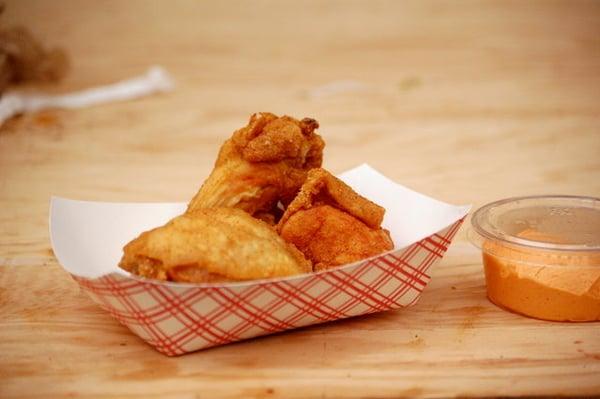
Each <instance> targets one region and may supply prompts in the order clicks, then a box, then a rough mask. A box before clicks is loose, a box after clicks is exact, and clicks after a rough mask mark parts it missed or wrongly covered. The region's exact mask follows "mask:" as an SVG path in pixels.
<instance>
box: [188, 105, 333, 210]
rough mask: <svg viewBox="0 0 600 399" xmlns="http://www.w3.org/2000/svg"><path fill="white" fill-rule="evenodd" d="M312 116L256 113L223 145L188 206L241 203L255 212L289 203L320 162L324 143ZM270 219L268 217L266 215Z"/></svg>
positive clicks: (236, 206) (230, 205)
mask: <svg viewBox="0 0 600 399" xmlns="http://www.w3.org/2000/svg"><path fill="white" fill-rule="evenodd" d="M318 127H319V124H318V123H317V121H315V120H314V119H309V118H305V119H302V120H300V121H299V120H297V119H294V118H291V117H289V116H283V117H277V116H276V115H274V114H271V113H266V112H263V113H257V114H254V115H252V117H251V118H250V122H249V123H248V125H247V126H245V127H243V128H241V129H239V130H237V131H236V132H234V133H233V136H232V137H231V138H230V139H229V140H227V141H226V142H225V143H224V144H223V146H222V147H221V149H220V151H219V156H218V158H217V161H216V162H215V167H214V169H213V171H212V173H211V174H210V176H209V177H208V179H207V180H206V181H205V182H204V184H203V185H202V187H201V188H200V190H199V191H198V193H197V194H196V195H195V196H194V198H193V199H192V200H191V201H190V203H189V205H188V212H191V211H194V210H197V209H201V208H208V207H231V208H239V209H243V210H245V211H246V212H248V213H249V214H251V215H256V214H263V216H264V214H265V213H272V212H273V211H274V210H275V209H276V207H277V204H278V203H279V202H281V203H283V204H285V205H287V204H289V202H290V201H291V200H292V199H293V198H294V196H295V195H296V193H297V192H298V189H299V188H300V186H301V185H302V183H303V182H304V180H305V179H306V174H307V172H308V170H310V169H312V168H316V167H319V166H321V162H322V160H323V147H324V146H325V143H324V142H323V140H322V139H321V136H319V135H318V134H316V133H315V132H314V131H315V129H317V128H318ZM267 219H269V218H267Z"/></svg>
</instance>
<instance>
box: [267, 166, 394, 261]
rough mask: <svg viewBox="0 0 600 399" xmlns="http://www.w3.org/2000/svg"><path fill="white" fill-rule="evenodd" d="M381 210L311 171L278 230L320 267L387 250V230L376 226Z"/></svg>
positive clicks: (320, 171) (335, 181) (318, 171)
mask: <svg viewBox="0 0 600 399" xmlns="http://www.w3.org/2000/svg"><path fill="white" fill-rule="evenodd" d="M384 213H385V209H384V208H382V207H380V206H379V205H377V204H374V203H373V202H371V201H369V200H368V199H366V198H364V197H361V196H360V195H358V194H357V193H356V192H354V190H352V188H350V186H348V185H346V184H345V183H344V182H342V181H341V180H339V179H337V178H336V177H334V176H333V175H331V174H330V173H329V172H327V171H326V170H324V169H320V168H319V169H313V170H311V171H310V172H309V173H308V176H307V178H306V181H305V182H304V184H303V185H302V188H301V189H300V192H299V193H298V195H297V196H296V198H295V199H294V200H293V201H292V202H291V203H290V205H289V206H288V208H287V209H286V211H285V213H284V214H283V216H282V218H281V220H280V221H279V223H278V225H277V231H278V232H279V234H280V235H281V237H283V238H284V239H285V240H286V241H287V242H290V243H292V244H294V245H295V246H296V247H297V248H298V249H299V250H300V251H301V252H302V253H304V255H305V256H306V258H307V259H309V260H311V261H312V262H313V265H314V270H315V271H320V270H325V269H329V268H332V267H335V266H339V265H343V264H346V263H351V262H355V261H358V260H360V259H364V258H368V257H369V256H373V255H376V254H379V253H381V252H384V251H387V250H390V249H392V248H393V247H394V243H393V242H392V239H391V238H390V234H389V232H388V231H387V230H385V229H382V228H381V222H382V220H383V215H384Z"/></svg>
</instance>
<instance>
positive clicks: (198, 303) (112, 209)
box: [50, 165, 470, 356]
mask: <svg viewBox="0 0 600 399" xmlns="http://www.w3.org/2000/svg"><path fill="white" fill-rule="evenodd" d="M339 177H340V178H341V179H342V180H344V181H345V182H346V183H347V184H349V185H350V186H352V187H353V188H354V189H355V190H356V191H357V192H358V193H360V194H361V195H363V196H365V197H367V198H369V199H371V200H372V201H374V202H376V203H378V204H379V205H382V206H383V207H385V208H386V214H385V218H384V221H383V227H385V228H387V229H388V230H390V233H391V235H392V239H393V240H394V243H395V249H393V250H392V251H389V252H386V253H383V254H381V255H378V256H375V257H371V258H369V259H365V260H362V261H359V262H356V263H353V264H349V265H345V266H342V267H340V268H337V269H333V270H328V271H323V272H320V273H313V274H305V275H299V276H292V277H287V278H277V279H270V280H256V281H247V282H238V283H221V284H183V283H173V282H161V281H153V280H148V279H143V278H140V277H137V276H134V275H130V274H129V273H127V272H125V271H123V270H121V269H119V268H118V266H117V264H118V262H119V260H120V258H121V255H122V248H123V246H124V245H125V244H126V243H127V242H129V241H130V240H131V239H133V238H134V237H136V236H137V235H138V234H139V233H141V232H142V231H145V230H148V229H150V228H153V227H156V226H159V225H162V224H164V223H165V222H166V221H168V220H169V219H171V218H173V217H174V216H176V215H179V214H181V213H183V211H184V210H185V204H174V203H105V202H84V201H75V200H70V199H64V198H57V197H53V198H52V200H51V205H50V237H51V241H52V247H53V249H54V253H55V255H56V257H57V259H58V261H59V262H60V264H61V265H62V266H63V267H64V268H65V269H66V270H67V271H68V272H69V273H70V274H71V275H72V276H73V278H74V279H75V280H76V281H77V282H78V283H79V285H80V286H81V287H82V288H83V290H84V291H85V292H87V293H88V294H89V296H90V297H91V298H92V299H93V300H94V301H95V302H96V303H98V304H99V305H100V306H101V307H102V308H103V309H105V310H106V311H108V312H109V313H110V314H111V315H112V316H113V317H115V318H116V319H117V320H118V321H119V322H121V323H122V324H123V325H125V326H127V328H129V329H130V330H131V331H132V332H133V333H134V334H136V335H138V336H139V337H140V338H142V339H143V340H144V341H146V342H147V343H148V344H150V345H151V346H153V347H154V348H155V349H156V350H158V351H159V352H162V353H164V354H166V355H169V356H174V355H181V354H184V353H187V352H192V351H196V350H199V349H203V348H208V347H211V346H215V345H222V344H226V343H229V342H235V341H239V340H243V339H247V338H251V337H256V336H260V335H265V334H271V333H275V332H278V331H283V330H289V329H293V328H298V327H303V326H307V325H310V324H317V323H323V322H326V321H330V320H337V319H343V318H346V317H352V316H358V315H363V314H367V313H374V312H381V311H384V310H390V309H397V308H401V307H405V306H411V305H413V304H415V303H416V302H417V300H418V299H419V297H420V295H421V292H422V291H423V289H424V288H425V287H426V286H427V283H428V282H429V280H430V269H431V267H432V266H433V265H434V264H435V263H436V262H437V261H439V260H440V259H441V258H442V257H443V256H444V253H445V252H446V250H447V248H448V246H449V245H450V243H451V241H452V238H453V237H454V235H455V234H456V232H457V231H458V229H459V227H460V225H461V224H462V221H463V220H464V217H465V216H466V215H467V213H468V212H469V209H470V207H469V206H452V205H448V204H445V203H442V202H439V201H436V200H434V199H431V198H428V197H426V196H424V195H422V194H419V193H416V192H414V191H411V190H409V189H407V188H405V187H402V186H400V185H398V184H396V183H394V182H392V181H391V180H389V179H387V178H386V177H385V176H383V175H381V174H379V173H378V172H377V171H375V170H374V169H372V168H371V167H369V166H368V165H362V166H359V167H357V168H355V169H352V170H350V171H348V172H345V173H343V174H342V175H341V176H339Z"/></svg>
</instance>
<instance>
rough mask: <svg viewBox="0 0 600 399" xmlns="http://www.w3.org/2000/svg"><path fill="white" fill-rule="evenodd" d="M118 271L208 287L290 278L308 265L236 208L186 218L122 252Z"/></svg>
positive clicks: (139, 239)
mask: <svg viewBox="0 0 600 399" xmlns="http://www.w3.org/2000/svg"><path fill="white" fill-rule="evenodd" d="M123 252H124V255H123V258H122V259H121V262H120V263H119V266H120V267H121V268H123V269H125V270H127V271H129V272H131V273H134V274H137V275H139V276H142V277H147V278H154V279H159V280H171V281H178V282H189V283H210V282H226V281H241V280H251V279H263V278H272V277H283V276H290V275H294V274H300V273H308V272H310V271H312V266H311V263H310V261H308V260H306V259H305V258H304V256H303V255H302V253H301V252H300V251H298V249H296V248H295V247H294V246H293V245H291V244H288V243H287V242H285V241H284V240H283V239H282V238H281V237H279V236H278V235H277V233H276V232H275V231H274V229H273V228H272V227H271V226H269V225H268V224H267V223H265V222H263V221H260V220H258V219H255V218H253V217H252V216H250V215H249V214H248V213H246V212H244V211H242V210H240V209H235V208H205V209H198V210H194V211H190V212H187V213H185V214H183V215H181V216H178V217H176V218H174V219H172V220H170V221H169V222H168V223H167V224H165V225H164V226H161V227H158V228H155V229H152V230H149V231H146V232H144V233H142V234H141V235H140V236H139V237H137V238H135V239H134V240H132V241H131V242H130V243H128V244H127V245H126V246H125V247H124V248H123Z"/></svg>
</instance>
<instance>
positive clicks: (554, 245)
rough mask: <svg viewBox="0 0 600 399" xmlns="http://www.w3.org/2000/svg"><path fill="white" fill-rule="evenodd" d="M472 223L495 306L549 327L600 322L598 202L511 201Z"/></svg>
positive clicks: (537, 198)
mask: <svg viewBox="0 0 600 399" xmlns="http://www.w3.org/2000/svg"><path fill="white" fill-rule="evenodd" d="M471 224H472V226H473V229H472V230H471V232H470V239H471V241H472V242H473V243H474V244H475V245H477V246H478V247H479V248H481V250H482V255H483V266H484V270H485V280H486V285H487V295H488V298H489V299H490V300H491V301H492V302H493V303H495V304H496V305H498V306H500V307H503V308H506V309H509V310H511V311H514V312H517V313H520V314H523V315H526V316H530V317H535V318H539V319H544V320H555V321H596V320H600V199H599V198H592V197H575V196H562V195H561V196H558V195H553V196H534V197H518V198H508V199H504V200H500V201H496V202H492V203H490V204H487V205H485V206H483V207H481V208H479V209H478V210H477V211H476V212H475V213H474V214H473V217H472V219H471Z"/></svg>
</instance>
